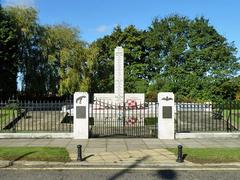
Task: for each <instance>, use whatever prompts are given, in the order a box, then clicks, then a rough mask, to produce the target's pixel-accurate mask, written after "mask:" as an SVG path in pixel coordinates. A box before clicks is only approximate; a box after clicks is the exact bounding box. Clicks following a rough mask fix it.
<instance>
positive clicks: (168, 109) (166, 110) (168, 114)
mask: <svg viewBox="0 0 240 180" xmlns="http://www.w3.org/2000/svg"><path fill="white" fill-rule="evenodd" d="M162 111H163V112H162V116H163V118H168V119H170V118H172V106H163V109H162Z"/></svg>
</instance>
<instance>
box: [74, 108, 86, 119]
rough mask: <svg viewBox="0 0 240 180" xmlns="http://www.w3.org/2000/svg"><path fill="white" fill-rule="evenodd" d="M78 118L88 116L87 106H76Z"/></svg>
mask: <svg viewBox="0 0 240 180" xmlns="http://www.w3.org/2000/svg"><path fill="white" fill-rule="evenodd" d="M76 116H77V119H84V118H86V106H76Z"/></svg>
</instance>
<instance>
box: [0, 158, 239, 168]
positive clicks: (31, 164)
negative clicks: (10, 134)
mask: <svg viewBox="0 0 240 180" xmlns="http://www.w3.org/2000/svg"><path fill="white" fill-rule="evenodd" d="M133 164H134V163H133V162H122V163H89V162H85V161H82V162H78V161H72V162H47V161H17V162H11V161H2V160H0V168H2V169H14V168H17V169H21V168H23V169H24V168H26V169H34V168H36V169H37V168H40V169H48V168H49V169H51V168H52V169H84V168H91V169H114V168H116V169H118V168H120V169H121V168H129V167H130V166H132V165H133ZM137 168H143V170H144V168H146V169H148V168H149V169H151V168H160V169H175V168H180V170H181V169H182V170H184V169H189V170H203V169H205V170H216V169H222V170H228V169H233V170H240V163H218V164H216V163H213V164H193V163H192V164H185V163H160V164H152V163H138V164H137V165H136V167H134V168H131V169H137Z"/></svg>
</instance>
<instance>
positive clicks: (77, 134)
mask: <svg viewBox="0 0 240 180" xmlns="http://www.w3.org/2000/svg"><path fill="white" fill-rule="evenodd" d="M88 99H89V97H88V93H86V92H75V93H74V110H73V112H74V119H73V137H74V139H88V135H89V125H88V120H89V118H88V116H89V113H88V112H89V111H88Z"/></svg>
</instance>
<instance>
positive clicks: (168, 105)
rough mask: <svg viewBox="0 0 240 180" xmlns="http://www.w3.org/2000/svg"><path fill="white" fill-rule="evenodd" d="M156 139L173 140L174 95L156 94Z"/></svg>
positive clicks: (167, 93)
mask: <svg viewBox="0 0 240 180" xmlns="http://www.w3.org/2000/svg"><path fill="white" fill-rule="evenodd" d="M158 103H159V108H158V138H159V139H174V108H175V106H174V94H173V93H172V92H163V93H158Z"/></svg>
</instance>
